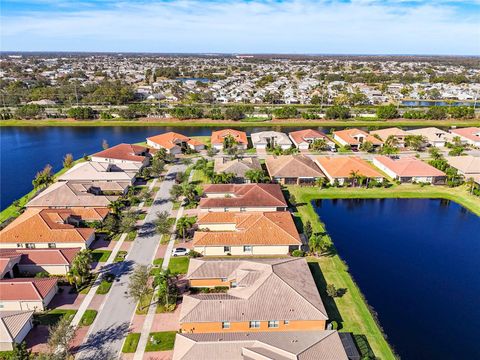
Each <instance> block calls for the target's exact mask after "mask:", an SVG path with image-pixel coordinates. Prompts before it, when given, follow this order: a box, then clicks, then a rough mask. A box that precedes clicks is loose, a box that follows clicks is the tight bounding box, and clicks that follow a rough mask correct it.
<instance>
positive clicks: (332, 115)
mask: <svg viewBox="0 0 480 360" xmlns="http://www.w3.org/2000/svg"><path fill="white" fill-rule="evenodd" d="M325 116H326V117H327V118H328V119H348V118H349V117H350V109H349V108H348V107H346V106H341V105H334V106H331V107H329V108H328V109H327V111H326V112H325Z"/></svg>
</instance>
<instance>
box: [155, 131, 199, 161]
mask: <svg viewBox="0 0 480 360" xmlns="http://www.w3.org/2000/svg"><path fill="white" fill-rule="evenodd" d="M147 145H148V146H151V147H153V148H154V149H165V150H166V151H167V153H168V154H173V155H177V154H181V153H182V151H185V150H187V149H190V150H194V151H200V150H203V149H204V148H205V144H203V143H202V142H200V141H198V140H197V139H192V138H190V137H188V136H185V135H182V134H179V133H175V132H167V133H164V134H160V135H156V136H152V137H149V138H147Z"/></svg>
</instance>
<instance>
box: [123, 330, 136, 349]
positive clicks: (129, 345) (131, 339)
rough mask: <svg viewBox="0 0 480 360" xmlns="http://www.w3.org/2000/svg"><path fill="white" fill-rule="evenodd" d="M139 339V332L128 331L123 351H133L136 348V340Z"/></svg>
mask: <svg viewBox="0 0 480 360" xmlns="http://www.w3.org/2000/svg"><path fill="white" fill-rule="evenodd" d="M139 341H140V333H130V334H128V335H127V337H126V338H125V342H124V343H123V347H122V352H123V353H134V352H135V351H136V350H137V346H138V342H139Z"/></svg>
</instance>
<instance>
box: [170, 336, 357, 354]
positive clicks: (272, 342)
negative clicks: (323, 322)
mask: <svg viewBox="0 0 480 360" xmlns="http://www.w3.org/2000/svg"><path fill="white" fill-rule="evenodd" d="M210 359H216V360H247V359H248V360H250V359H251V360H263V359H282V360H310V359H328V360H360V355H359V353H358V350H357V348H356V346H355V343H354V341H353V338H352V336H351V335H350V334H349V333H344V332H342V333H339V332H338V331H336V330H323V331H303V330H299V331H281V332H268V331H262V332H233V333H225V332H223V333H181V334H177V336H176V338H175V348H174V351H173V360H210Z"/></svg>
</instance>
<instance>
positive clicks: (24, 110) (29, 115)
mask: <svg viewBox="0 0 480 360" xmlns="http://www.w3.org/2000/svg"><path fill="white" fill-rule="evenodd" d="M44 113H45V109H44V108H43V106H40V105H36V104H28V105H23V106H21V107H19V108H18V109H17V111H16V112H15V115H16V116H17V117H19V118H20V119H34V118H39V117H41V116H42V115H43V114H44Z"/></svg>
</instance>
